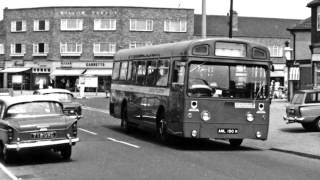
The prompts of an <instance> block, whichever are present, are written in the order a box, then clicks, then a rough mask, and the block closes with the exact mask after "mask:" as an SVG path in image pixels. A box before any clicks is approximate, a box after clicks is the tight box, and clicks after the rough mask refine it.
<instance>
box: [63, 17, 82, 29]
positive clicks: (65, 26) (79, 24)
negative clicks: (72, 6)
mask: <svg viewBox="0 0 320 180" xmlns="http://www.w3.org/2000/svg"><path fill="white" fill-rule="evenodd" d="M69 21H75V23H76V27H72V28H70V27H68V22H69ZM69 23H71V22H69ZM60 30H61V31H82V30H83V19H61V20H60Z"/></svg>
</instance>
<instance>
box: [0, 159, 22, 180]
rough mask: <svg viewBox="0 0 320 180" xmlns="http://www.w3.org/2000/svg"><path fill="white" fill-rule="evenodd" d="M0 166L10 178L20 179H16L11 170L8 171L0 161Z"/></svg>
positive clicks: (13, 179)
mask: <svg viewBox="0 0 320 180" xmlns="http://www.w3.org/2000/svg"><path fill="white" fill-rule="evenodd" d="M0 168H1V170H2V171H3V172H5V173H6V174H7V175H8V176H9V177H10V178H11V179H12V180H20V179H18V178H17V177H16V176H15V175H14V174H13V173H12V172H10V171H9V169H7V168H6V167H5V166H4V165H3V164H1V163H0Z"/></svg>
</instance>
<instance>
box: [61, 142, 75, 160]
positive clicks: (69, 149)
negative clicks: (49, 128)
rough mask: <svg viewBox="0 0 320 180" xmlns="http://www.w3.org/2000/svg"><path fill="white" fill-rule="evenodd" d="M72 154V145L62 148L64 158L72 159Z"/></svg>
mask: <svg viewBox="0 0 320 180" xmlns="http://www.w3.org/2000/svg"><path fill="white" fill-rule="evenodd" d="M71 154H72V146H70V145H66V146H65V147H63V148H62V149H61V156H62V158H63V159H64V160H70V158H71Z"/></svg>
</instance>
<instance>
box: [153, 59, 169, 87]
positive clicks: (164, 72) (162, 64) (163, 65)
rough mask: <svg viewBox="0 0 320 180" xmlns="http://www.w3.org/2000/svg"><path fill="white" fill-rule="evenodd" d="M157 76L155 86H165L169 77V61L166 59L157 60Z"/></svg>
mask: <svg viewBox="0 0 320 180" xmlns="http://www.w3.org/2000/svg"><path fill="white" fill-rule="evenodd" d="M158 71H159V73H158V76H157V81H156V85H157V86H167V85H168V79H169V77H168V76H169V61H168V60H160V61H159V62H158Z"/></svg>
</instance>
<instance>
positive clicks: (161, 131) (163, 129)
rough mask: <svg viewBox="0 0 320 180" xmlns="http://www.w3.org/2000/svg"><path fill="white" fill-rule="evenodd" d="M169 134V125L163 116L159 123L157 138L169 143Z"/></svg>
mask: <svg viewBox="0 0 320 180" xmlns="http://www.w3.org/2000/svg"><path fill="white" fill-rule="evenodd" d="M169 136H170V135H169V134H168V130H167V125H166V123H165V118H164V116H163V115H162V116H161V118H160V119H159V121H158V123H157V137H158V139H159V140H160V141H161V142H163V143H168V142H169Z"/></svg>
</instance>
